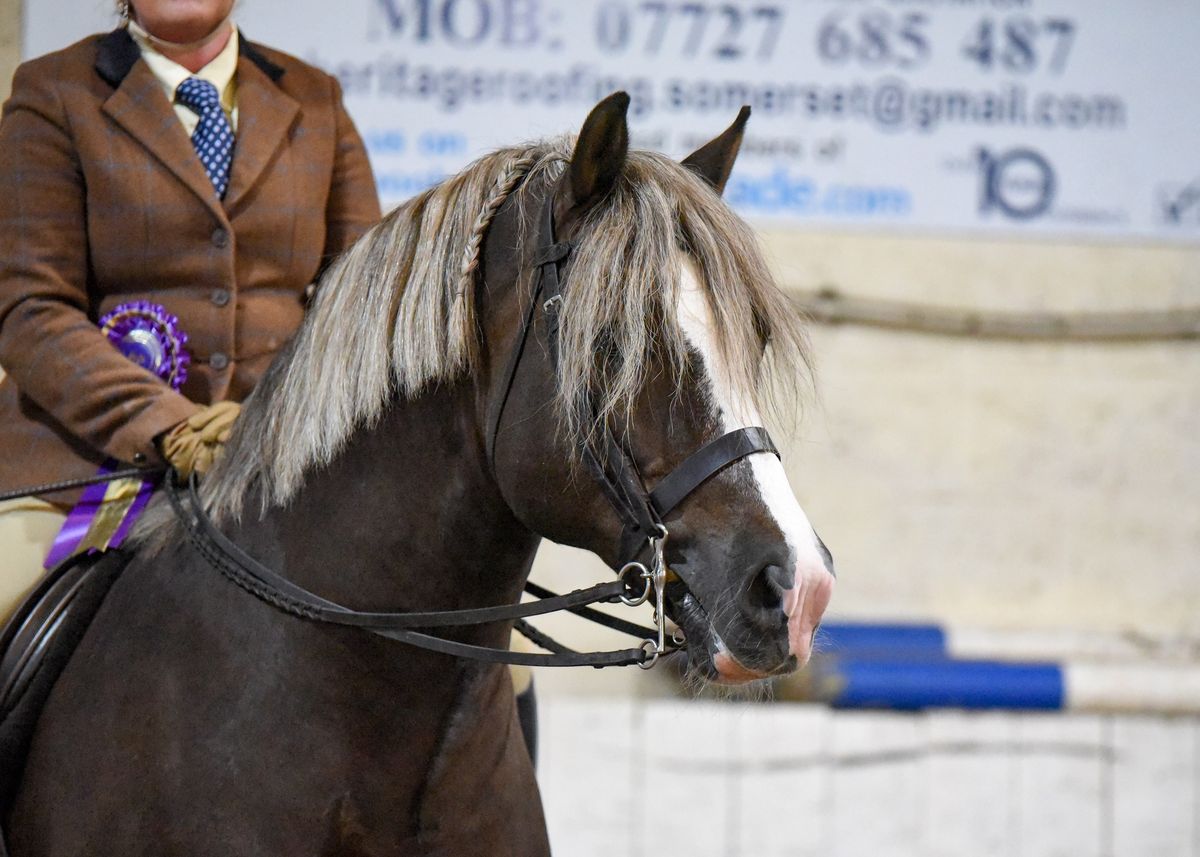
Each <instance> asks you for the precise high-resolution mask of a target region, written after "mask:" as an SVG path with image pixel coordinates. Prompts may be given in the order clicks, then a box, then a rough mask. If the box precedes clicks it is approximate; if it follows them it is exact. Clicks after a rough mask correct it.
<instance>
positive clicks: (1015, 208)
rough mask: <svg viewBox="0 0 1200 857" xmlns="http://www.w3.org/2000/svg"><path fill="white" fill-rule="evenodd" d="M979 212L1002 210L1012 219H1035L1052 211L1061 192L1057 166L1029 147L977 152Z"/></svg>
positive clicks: (1001, 211) (1002, 212) (986, 212)
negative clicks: (1056, 196)
mask: <svg viewBox="0 0 1200 857" xmlns="http://www.w3.org/2000/svg"><path fill="white" fill-rule="evenodd" d="M978 161H979V173H980V194H979V211H980V213H981V214H988V213H990V212H992V211H999V212H1000V213H1001V214H1003V215H1004V216H1005V217H1008V218H1010V219H1012V220H1032V219H1034V218H1036V217H1040V216H1041V215H1043V214H1045V213H1046V212H1047V211H1049V210H1050V206H1051V205H1053V204H1054V195H1055V193H1056V192H1057V190H1058V178H1057V176H1056V175H1055V172H1054V167H1053V166H1052V165H1051V164H1050V162H1049V161H1048V160H1046V158H1045V156H1043V155H1042V153H1041V152H1038V151H1037V150H1035V149H1030V148H1027V147H1020V148H1016V149H1009V150H1008V151H1006V152H993V151H991V150H990V149H982V148H981V149H980V150H979V152H978Z"/></svg>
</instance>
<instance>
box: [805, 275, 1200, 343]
mask: <svg viewBox="0 0 1200 857" xmlns="http://www.w3.org/2000/svg"><path fill="white" fill-rule="evenodd" d="M792 299H793V300H794V301H795V303H796V304H797V305H798V306H799V307H800V308H801V309H802V310H803V311H804V312H806V313H807V314H808V315H809V317H811V318H812V319H813V320H814V321H818V322H821V323H822V324H858V325H864V326H866V327H879V328H885V329H888V330H902V331H911V332H914V333H927V334H931V335H935V336H963V337H971V338H975V339H999V340H1003V339H1008V340H1016V341H1027V342H1159V341H1167V340H1189V339H1191V340H1195V339H1200V307H1191V308H1186V309H1174V310H1157V311H1153V310H1151V311H1135V312H1080V313H1052V312H1004V311H999V310H975V309H967V308H964V307H939V306H930V305H927V304H919V303H914V302H911V301H893V300H885V299H881V298H859V297H852V296H850V295H845V294H843V293H841V292H839V291H838V290H837V289H832V288H830V289H821V290H820V291H816V292H799V293H793V298H792Z"/></svg>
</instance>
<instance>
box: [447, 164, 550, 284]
mask: <svg viewBox="0 0 1200 857" xmlns="http://www.w3.org/2000/svg"><path fill="white" fill-rule="evenodd" d="M537 160H538V159H537V158H535V157H534V156H532V155H527V156H525V157H523V158H513V159H512V160H511V161H509V162H508V163H507V164H505V165H504V170H503V171H502V172H501V173H500V175H499V176H497V177H496V190H495V192H494V193H493V194H492V196H491V197H490V198H488V200H487V201H485V202H484V203H483V206H482V207H481V208H480V209H479V216H478V217H476V218H475V225H474V226H472V227H471V238H470V240H469V241H467V246H466V247H465V248H463V266H462V274H461V275H460V276H459V281H458V293H457V294H456V295H455V300H456V301H461V300H463V298H464V297H466V296H467V295H469V294H470V290H471V286H472V285H473V283H474V277H475V270H476V269H477V268H478V267H479V251H480V249H481V248H482V247H483V238H484V236H485V235H486V234H487V230H488V227H489V226H491V225H492V218H493V217H495V216H496V212H497V211H499V210H500V206H502V205H504V201H505V200H506V199H508V195H509V194H510V193H512V191H513V188H515V187H516V186H517V185H518V184H520V182H521V179H523V178H525V174H526V173H528V172H529V168H530V167H532V166H533V165H534V164H535V163H537Z"/></svg>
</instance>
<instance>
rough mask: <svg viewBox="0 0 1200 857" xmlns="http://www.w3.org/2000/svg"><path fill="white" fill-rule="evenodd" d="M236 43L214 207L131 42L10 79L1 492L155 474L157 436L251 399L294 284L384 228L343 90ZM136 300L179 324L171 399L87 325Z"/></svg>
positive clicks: (95, 48) (3, 145) (32, 65)
mask: <svg viewBox="0 0 1200 857" xmlns="http://www.w3.org/2000/svg"><path fill="white" fill-rule="evenodd" d="M239 41H240V45H241V49H240V57H239V59H238V65H237V86H238V89H237V98H238V113H239V116H238V129H237V142H236V146H235V149H234V155H233V165H232V174H231V178H230V184H229V189H228V191H227V193H226V196H225V199H224V201H221V200H219V199H218V198H217V196H216V194H215V193H214V191H213V187H212V184H211V183H210V181H209V179H208V177H207V176H206V175H205V173H204V169H203V167H202V166H201V165H200V161H199V159H198V158H197V157H196V154H195V152H194V151H193V149H192V144H191V141H190V140H189V139H188V136H187V133H186V132H185V131H184V129H183V126H182V125H181V123H180V122H179V120H178V118H177V117H176V116H175V114H174V112H173V109H172V106H171V104H170V103H169V101H168V100H167V97H166V95H165V94H164V92H163V90H162V87H161V85H160V83H159V81H158V79H157V78H155V76H154V74H153V73H152V72H151V70H150V69H149V67H148V66H147V65H146V63H145V62H143V61H142V60H141V56H140V53H139V52H138V48H137V46H136V45H135V43H134V42H133V40H132V39H131V38H130V37H129V35H128V34H127V33H126V32H125V30H123V29H121V30H117V31H115V32H112V33H109V34H107V35H104V36H92V37H90V38H88V39H84V40H83V41H81V42H78V43H76V44H75V45H72V46H71V47H69V48H66V49H65V50H62V51H59V52H57V53H53V54H50V55H48V56H44V57H41V58H39V59H36V60H32V61H30V62H28V63H25V64H24V65H22V66H21V67H20V68H19V69H18V70H17V73H16V75H15V77H14V79H13V93H12V97H11V99H10V100H9V101H8V103H7V104H6V105H5V107H4V115H3V120H2V121H0V153H3V154H2V156H0V366H3V368H4V369H5V370H6V371H7V373H8V376H7V377H6V378H5V379H4V381H3V382H2V383H0V490H3V489H11V488H17V487H21V486H24V485H30V484H34V483H41V482H44V481H50V480H56V479H64V478H69V477H75V476H84V475H89V474H90V473H92V472H94V471H95V469H96V466H97V465H98V464H99V463H100V462H101V461H102V460H103V459H104V458H106V457H112V458H115V459H117V460H119V461H122V462H133V463H137V464H143V463H146V464H149V463H153V462H155V461H156V460H157V453H156V451H155V449H154V446H153V443H152V440H153V438H154V437H155V436H156V435H157V434H159V433H160V432H163V431H165V430H166V429H168V428H170V427H171V426H172V425H174V424H175V423H177V422H179V421H180V420H182V419H184V418H186V417H187V416H188V415H189V414H191V413H192V412H193V411H194V410H195V409H196V404H194V403H200V404H208V403H211V402H215V401H220V400H224V399H233V400H241V399H242V398H244V397H245V396H246V395H247V394H248V393H249V392H250V390H251V389H253V387H254V385H255V384H256V383H257V381H258V379H259V378H260V377H261V375H262V373H263V372H264V370H265V369H266V368H267V365H268V364H269V363H270V362H271V359H272V357H273V356H274V354H275V353H276V352H277V351H278V350H279V348H280V347H281V346H282V345H283V344H284V342H285V341H286V340H287V339H288V338H289V337H290V336H291V335H292V333H293V332H294V331H295V329H296V327H297V326H298V325H299V323H300V321H301V318H302V316H303V294H304V289H305V287H306V286H307V285H308V284H310V283H312V282H313V280H314V279H315V278H316V276H317V274H318V273H319V271H320V270H321V268H322V266H323V264H325V263H326V262H327V261H328V259H329V257H330V256H331V255H333V254H336V253H338V252H340V251H341V250H343V249H344V248H346V247H347V246H348V245H349V244H350V243H352V242H353V241H354V240H355V239H356V238H357V237H358V236H359V235H360V234H361V233H362V232H363V231H364V230H365V229H366V228H367V227H368V226H370V225H371V224H372V223H374V222H375V221H376V220H377V219H378V217H379V203H378V198H377V196H376V192H375V184H374V180H373V178H372V176H371V170H370V166H369V165H368V163H367V157H366V152H365V150H364V148H363V144H362V141H361V139H360V138H359V136H358V133H357V132H356V130H355V128H354V126H353V124H352V122H351V121H350V118H349V116H348V115H347V114H346V111H345V109H344V107H343V106H342V99H341V90H340V88H339V87H338V85H337V82H336V81H335V80H334V79H333V78H332V77H330V76H329V75H327V74H325V73H323V72H321V71H319V70H317V69H315V68H313V67H311V66H309V65H306V64H304V63H302V62H300V61H299V60H297V59H295V58H293V57H290V56H287V55H285V54H282V53H279V52H276V51H272V50H269V49H267V48H263V47H260V46H258V45H254V44H251V43H248V42H246V41H245V40H244V39H243V40H239ZM131 300H149V301H153V302H155V303H158V304H162V305H163V306H165V307H166V308H167V310H169V311H170V312H172V313H174V314H176V315H177V316H178V317H179V319H180V322H181V326H182V328H183V329H184V330H185V331H186V332H187V334H188V336H189V343H188V347H189V350H190V351H191V354H192V367H191V370H190V373H189V378H188V381H187V383H186V384H185V386H184V388H183V391H182V395H180V394H177V393H174V392H173V391H172V390H170V389H169V388H168V387H167V386H166V385H165V384H163V383H162V382H160V381H159V380H158V379H156V378H154V377H153V376H152V375H150V374H149V373H148V372H146V371H145V370H143V369H141V368H139V367H138V366H136V365H134V364H133V363H132V362H130V361H129V360H127V359H126V358H125V357H123V356H122V355H121V354H120V353H118V352H117V351H116V349H114V348H113V347H112V346H111V345H110V344H109V343H108V342H107V341H106V340H105V339H104V337H103V336H102V335H101V334H100V333H99V330H98V329H97V327H96V322H97V319H98V318H99V317H100V316H101V315H102V314H104V313H105V312H107V311H108V310H110V309H112V308H113V307H114V306H115V305H117V304H119V303H123V302H125V301H131Z"/></svg>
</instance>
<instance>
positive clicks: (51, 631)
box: [0, 551, 129, 853]
mask: <svg viewBox="0 0 1200 857" xmlns="http://www.w3.org/2000/svg"><path fill="white" fill-rule="evenodd" d="M128 561H129V555H128V554H125V553H122V552H121V551H108V552H106V553H103V554H92V555H85V556H77V557H73V558H71V559H69V560H67V561H65V562H63V563H61V564H60V565H58V566H56V567H55V568H54V569H53V570H51V571H50V573H49V574H48V575H47V576H46V577H45V579H43V580H42V582H41V583H40V584H38V586H37V587H36V588H35V589H34V590H33V591H32V592H31V593H30V594H29V595H28V597H26V599H25V600H24V601H23V602H22V603H21V606H20V607H18V608H17V611H16V613H14V614H13V616H12V617H11V618H10V619H9V621H8V623H7V624H6V625H5V626H4V628H3V630H2V631H0V818H3V816H4V815H5V814H6V810H7V808H8V804H9V802H10V801H11V798H12V795H13V794H14V793H15V790H16V786H17V783H18V782H19V781H20V775H21V771H22V769H23V768H24V763H25V756H26V754H27V752H28V748H29V742H30V740H31V739H32V737H33V730H34V726H35V725H36V724H37V718H38V715H39V714H40V712H41V710H42V706H43V705H44V704H45V702H46V699H47V698H48V697H49V696H50V691H51V689H52V688H53V687H54V683H55V682H56V681H57V680H58V677H59V675H60V674H61V673H62V670H63V668H64V667H65V666H66V665H67V662H68V661H69V660H70V658H71V655H72V653H73V652H74V651H75V647H76V646H77V645H78V644H79V641H80V640H81V639H82V638H83V635H84V632H85V631H87V628H88V626H89V625H90V624H91V621H92V617H94V616H95V615H96V611H98V610H99V609H100V605H101V603H102V602H103V601H104V597H105V596H106V595H107V594H108V591H109V589H110V588H111V587H112V584H113V581H114V580H116V578H117V576H118V575H119V574H120V573H121V571H122V569H124V567H125V565H126V563H128ZM0 853H2V852H0Z"/></svg>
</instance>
